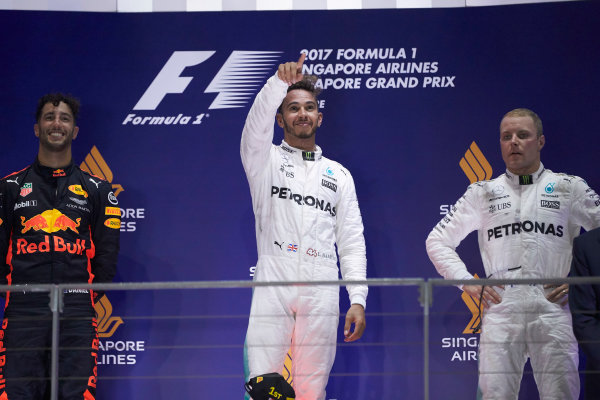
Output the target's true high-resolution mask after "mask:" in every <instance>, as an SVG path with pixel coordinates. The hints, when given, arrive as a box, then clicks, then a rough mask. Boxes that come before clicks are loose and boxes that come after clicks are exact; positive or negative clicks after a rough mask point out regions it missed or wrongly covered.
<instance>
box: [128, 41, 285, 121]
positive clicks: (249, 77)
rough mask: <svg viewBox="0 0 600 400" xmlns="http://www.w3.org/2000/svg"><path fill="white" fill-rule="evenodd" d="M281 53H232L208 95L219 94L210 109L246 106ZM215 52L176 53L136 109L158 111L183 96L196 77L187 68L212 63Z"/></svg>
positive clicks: (217, 75)
mask: <svg viewBox="0 0 600 400" xmlns="http://www.w3.org/2000/svg"><path fill="white" fill-rule="evenodd" d="M281 53H282V52H280V51H241V50H234V51H232V52H231V54H230V56H229V58H228V59H227V61H225V64H223V66H222V67H221V69H220V70H219V72H218V73H217V74H216V75H215V76H214V78H213V80H212V82H211V83H210V84H209V85H208V87H207V88H206V90H205V91H204V93H218V94H217V97H216V98H215V100H214V101H213V103H212V104H211V105H210V107H209V109H218V108H235V107H243V106H244V105H245V104H246V103H247V102H248V101H249V100H251V99H252V97H253V96H254V95H255V93H256V91H257V90H258V89H259V88H260V83H259V82H260V78H264V77H266V76H267V75H268V74H270V73H272V71H273V67H274V66H275V65H276V63H277V61H278V60H279V58H280V57H281ZM214 54H215V51H212V50H211V51H175V52H173V54H172V55H171V57H170V58H169V60H168V61H167V63H166V64H165V65H164V66H163V68H162V69H161V70H160V72H159V73H158V75H156V78H154V81H152V83H151V84H150V86H149V87H148V89H146V91H145V92H144V94H143V95H142V97H141V98H140V100H139V101H138V102H137V104H136V105H135V107H133V109H134V110H156V108H157V107H158V105H159V104H160V102H161V101H162V100H163V99H164V98H165V96H166V95H167V94H169V93H183V92H184V90H185V89H186V88H187V87H188V85H189V84H190V82H191V81H192V79H194V78H193V77H189V76H181V73H182V72H183V70H184V69H186V68H187V67H193V66H195V65H198V64H201V63H203V62H204V61H206V60H208V59H209V58H210V57H212V56H213V55H214Z"/></svg>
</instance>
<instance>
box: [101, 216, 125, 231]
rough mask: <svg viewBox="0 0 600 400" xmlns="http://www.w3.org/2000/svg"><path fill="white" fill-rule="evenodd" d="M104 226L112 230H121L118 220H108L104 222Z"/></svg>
mask: <svg viewBox="0 0 600 400" xmlns="http://www.w3.org/2000/svg"><path fill="white" fill-rule="evenodd" d="M104 225H106V226H108V227H109V228H112V229H120V228H121V220H120V219H119V218H109V219H107V220H106V221H104Z"/></svg>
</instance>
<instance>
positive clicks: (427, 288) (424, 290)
mask: <svg viewBox="0 0 600 400" xmlns="http://www.w3.org/2000/svg"><path fill="white" fill-rule="evenodd" d="M419 289H420V291H421V296H420V299H419V301H420V303H421V306H422V307H423V399H424V400H429V307H430V306H431V303H432V301H433V299H432V298H431V283H430V282H429V281H427V282H423V283H421V284H419Z"/></svg>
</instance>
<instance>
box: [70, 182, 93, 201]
mask: <svg viewBox="0 0 600 400" xmlns="http://www.w3.org/2000/svg"><path fill="white" fill-rule="evenodd" d="M69 190H70V191H71V192H73V193H75V194H76V195H78V196H83V197H85V198H86V199H87V197H88V194H87V192H86V191H85V190H83V188H82V187H81V185H71V186H69Z"/></svg>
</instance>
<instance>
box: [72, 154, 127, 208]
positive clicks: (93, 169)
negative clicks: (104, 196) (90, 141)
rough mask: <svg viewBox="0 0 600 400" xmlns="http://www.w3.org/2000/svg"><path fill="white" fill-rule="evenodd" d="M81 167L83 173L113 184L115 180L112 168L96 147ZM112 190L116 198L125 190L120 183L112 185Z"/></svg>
mask: <svg viewBox="0 0 600 400" xmlns="http://www.w3.org/2000/svg"><path fill="white" fill-rule="evenodd" d="M80 167H81V170H82V171H85V172H89V173H90V174H92V175H96V176H99V177H100V178H103V179H105V180H106V181H108V182H110V183H112V181H113V179H114V177H113V173H112V171H111V169H110V167H109V166H108V164H107V163H106V161H104V157H102V154H100V151H98V148H97V147H96V146H94V147H92V150H90V152H89V154H88V155H87V156H86V157H85V160H83V162H82V163H81V165H80ZM90 180H91V179H90ZM92 182H93V183H94V184H96V186H98V183H97V182H95V181H93V180H92ZM112 188H113V191H114V194H115V196H118V195H119V193H121V192H122V191H123V190H125V189H123V186H121V185H120V184H118V183H112Z"/></svg>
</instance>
